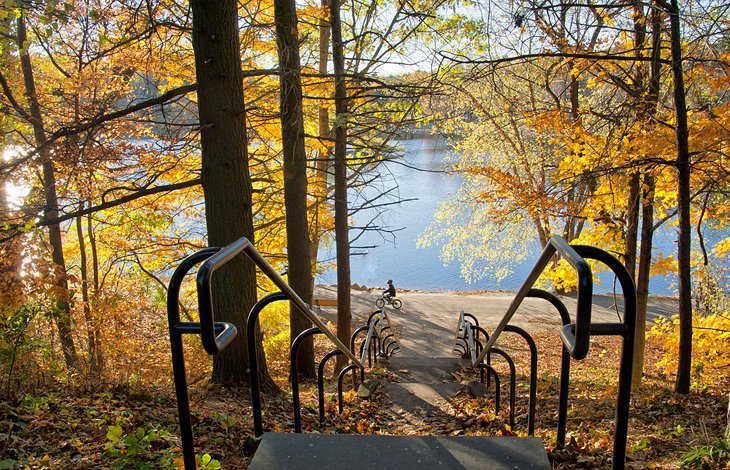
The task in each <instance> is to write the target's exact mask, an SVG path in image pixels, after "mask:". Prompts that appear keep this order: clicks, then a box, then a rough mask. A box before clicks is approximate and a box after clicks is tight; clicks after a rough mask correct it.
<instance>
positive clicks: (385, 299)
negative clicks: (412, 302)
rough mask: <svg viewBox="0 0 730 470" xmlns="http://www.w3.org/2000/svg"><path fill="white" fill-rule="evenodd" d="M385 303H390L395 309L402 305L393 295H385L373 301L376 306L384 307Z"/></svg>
mask: <svg viewBox="0 0 730 470" xmlns="http://www.w3.org/2000/svg"><path fill="white" fill-rule="evenodd" d="M386 303H387V304H388V305H392V306H393V308H395V309H396V310H398V309H399V308H401V307H402V306H403V302H401V301H400V299H396V298H394V297H386V296H385V295H383V296H382V297H381V298H379V299H378V300H376V301H375V306H376V307H378V308H383V307H385V304H386Z"/></svg>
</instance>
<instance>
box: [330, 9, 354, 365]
mask: <svg viewBox="0 0 730 470" xmlns="http://www.w3.org/2000/svg"><path fill="white" fill-rule="evenodd" d="M330 25H331V27H332V62H333V64H334V68H335V115H336V118H335V122H336V123H337V124H336V127H335V239H336V242H337V337H338V338H339V339H340V341H342V342H343V343H344V344H350V329H351V326H352V306H351V301H350V228H349V226H348V222H349V221H348V219H349V217H348V204H347V119H346V116H347V85H346V83H345V54H344V44H343V42H342V23H341V21H340V3H339V0H332V2H331V4H330ZM339 364H342V363H341V362H340V363H339Z"/></svg>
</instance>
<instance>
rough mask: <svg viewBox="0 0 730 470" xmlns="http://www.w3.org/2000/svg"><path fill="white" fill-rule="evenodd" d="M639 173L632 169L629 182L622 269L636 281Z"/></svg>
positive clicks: (639, 197) (639, 209) (639, 206)
mask: <svg viewBox="0 0 730 470" xmlns="http://www.w3.org/2000/svg"><path fill="white" fill-rule="evenodd" d="M640 200H641V172H640V171H639V170H638V169H634V170H632V172H631V176H630V180H629V197H628V204H627V207H626V235H625V239H624V267H626V270H627V271H628V272H629V274H630V275H631V279H634V280H635V279H636V245H637V243H636V241H637V239H638V237H639V212H640V211H641V205H640Z"/></svg>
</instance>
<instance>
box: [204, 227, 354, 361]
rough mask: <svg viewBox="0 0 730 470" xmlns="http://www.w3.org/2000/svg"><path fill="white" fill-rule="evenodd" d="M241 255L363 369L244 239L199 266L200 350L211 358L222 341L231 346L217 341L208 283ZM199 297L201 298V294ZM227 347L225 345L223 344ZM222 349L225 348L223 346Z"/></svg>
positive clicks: (219, 338) (219, 339) (220, 339)
mask: <svg viewBox="0 0 730 470" xmlns="http://www.w3.org/2000/svg"><path fill="white" fill-rule="evenodd" d="M240 253H244V254H245V255H246V256H248V258H249V259H250V260H251V261H253V262H254V263H255V264H256V266H258V267H259V269H261V271H262V272H263V273H264V274H265V275H266V277H268V278H269V280H271V282H273V283H274V285H275V286H276V287H278V288H279V290H280V291H281V292H282V293H283V294H284V295H286V297H287V298H288V299H289V301H290V302H292V303H293V304H294V305H295V306H296V307H297V309H298V310H299V311H300V312H302V314H304V316H306V317H307V318H308V319H309V320H310V321H311V322H312V323H314V324H315V325H316V326H317V327H318V328H319V329H320V330H322V333H323V334H324V335H325V336H327V337H328V338H329V339H330V341H332V342H333V343H334V344H335V346H336V347H337V348H338V349H340V350H341V351H343V353H344V354H345V355H346V356H347V357H348V358H349V359H350V360H351V361H353V362H354V363H355V364H356V365H357V366H358V367H362V363H361V362H360V361H359V360H358V358H357V357H356V356H355V355H354V354H353V353H352V352H351V351H350V350H349V348H348V347H347V346H345V345H344V344H342V342H341V341H340V340H339V338H337V335H335V334H334V333H333V332H332V331H330V330H329V329H328V328H327V326H325V324H324V323H323V322H322V320H320V319H319V317H318V316H317V314H316V313H314V311H312V309H311V307H310V306H309V305H307V304H306V303H305V302H304V301H303V300H302V299H301V297H299V295H298V294H297V293H296V292H294V290H293V289H292V288H291V287H290V286H289V284H288V283H287V282H286V281H285V280H284V278H282V277H281V276H280V275H279V273H278V272H276V270H275V269H274V268H273V267H272V266H271V265H270V264H269V263H268V261H266V259H265V258H264V257H263V256H262V255H261V253H259V252H258V250H256V248H255V247H254V246H253V244H252V243H251V242H250V241H249V240H248V239H247V238H245V237H242V238H239V239H238V240H236V241H235V242H233V243H231V244H230V245H228V246H225V247H223V248H221V249H220V250H219V251H218V252H217V253H216V254H214V255H213V256H211V257H210V258H208V260H207V261H206V262H205V263H203V264H202V265H201V266H200V270H199V271H198V277H197V286H198V306H199V310H200V326H201V333H200V336H201V340H202V342H203V347H204V348H205V350H206V351H207V352H208V353H210V354H215V353H217V352H218V351H220V349H221V343H223V342H224V340H226V341H228V342H230V340H232V339H233V338H230V339H228V338H227V337H226V338H221V336H222V334H221V335H219V337H218V338H217V337H216V335H215V328H214V326H213V325H214V312H213V301H212V299H213V292H212V288H211V280H212V277H213V273H214V272H215V271H216V270H217V269H218V268H219V267H221V266H222V265H224V264H225V263H226V262H228V261H230V260H231V259H232V258H234V257H236V256H237V255H238V254H240ZM201 293H202V294H201ZM226 344H227V343H226ZM223 347H225V345H223Z"/></svg>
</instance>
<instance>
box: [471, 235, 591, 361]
mask: <svg viewBox="0 0 730 470" xmlns="http://www.w3.org/2000/svg"><path fill="white" fill-rule="evenodd" d="M555 253H559V254H560V256H562V257H563V258H564V259H565V260H566V261H567V262H568V264H570V265H571V266H572V267H573V268H574V269H575V271H576V275H577V276H578V298H577V302H578V306H577V310H576V320H575V327H574V329H573V331H572V334H571V335H567V336H564V337H563V339H564V340H568V341H569V342H568V343H566V344H565V346H566V348H568V351H569V352H570V355H571V356H572V357H573V358H575V359H583V358H585V357H586V355H587V354H588V345H589V340H590V327H591V307H592V298H593V273H592V271H591V267H590V266H589V265H588V263H587V262H586V261H585V260H584V259H583V258H582V257H581V256H580V255H579V254H578V253H577V252H576V251H575V249H574V248H573V247H571V246H570V245H569V244H568V242H566V241H565V240H563V239H562V238H561V237H559V236H557V235H553V236H552V237H551V238H550V240H549V241H548V244H547V246H546V247H545V249H544V250H543V251H542V254H541V255H540V258H539V259H538V260H537V263H535V266H534V267H533V268H532V271H530V274H529V275H528V276H527V279H525V282H524V283H523V284H522V287H520V290H519V291H518V292H517V295H515V298H514V299H512V302H511V303H510V305H509V307H508V308H507V312H506V313H505V314H504V317H502V320H501V321H500V322H499V325H497V328H496V329H495V330H494V333H492V336H491V338H489V341H488V342H487V344H486V346H485V347H484V349H483V350H482V353H481V354H480V355H479V357H478V358H477V360H476V361H473V365H476V364H477V363H480V362H482V361H483V360H484V356H486V355H487V352H488V351H489V349H490V348H491V347H492V346H494V343H496V342H497V339H498V338H499V335H501V334H502V331H504V327H505V326H507V324H508V323H509V322H510V320H511V319H512V316H514V314H515V312H517V309H518V308H519V307H520V305H521V304H522V301H523V300H524V299H525V297H527V294H528V293H529V292H530V289H532V286H534V285H535V282H537V279H538V278H539V277H540V274H542V272H543V271H544V270H545V268H546V267H547V265H548V263H550V260H551V259H552V257H553V255H555Z"/></svg>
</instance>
